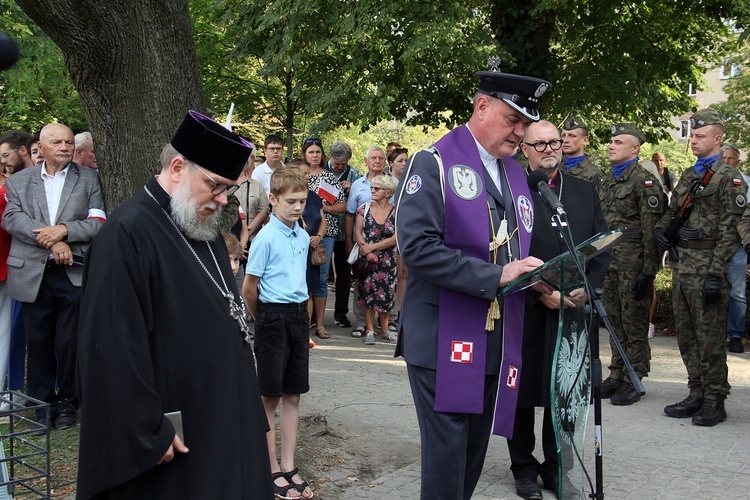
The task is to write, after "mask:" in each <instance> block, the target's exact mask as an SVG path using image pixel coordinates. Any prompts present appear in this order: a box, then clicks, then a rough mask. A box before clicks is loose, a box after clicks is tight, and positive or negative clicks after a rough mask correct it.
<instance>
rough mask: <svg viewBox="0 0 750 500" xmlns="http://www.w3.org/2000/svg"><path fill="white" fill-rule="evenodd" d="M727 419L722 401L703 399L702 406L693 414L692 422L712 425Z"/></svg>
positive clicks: (707, 425) (706, 425) (705, 425)
mask: <svg viewBox="0 0 750 500" xmlns="http://www.w3.org/2000/svg"><path fill="white" fill-rule="evenodd" d="M726 419H727V412H726V410H725V409H724V401H718V400H716V399H704V400H703V406H701V409H700V410H698V412H697V413H696V414H695V415H693V424H694V425H702V426H704V427H713V426H714V425H716V424H718V423H720V422H723V421H724V420H726Z"/></svg>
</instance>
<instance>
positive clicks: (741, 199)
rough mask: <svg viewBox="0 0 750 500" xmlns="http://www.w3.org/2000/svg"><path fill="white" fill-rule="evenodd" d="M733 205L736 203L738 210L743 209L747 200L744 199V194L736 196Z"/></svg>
mask: <svg viewBox="0 0 750 500" xmlns="http://www.w3.org/2000/svg"><path fill="white" fill-rule="evenodd" d="M734 201H735V203H737V206H738V207H740V208H744V207H745V205H747V200H746V199H745V195H744V194H738V195H737V198H735V199H734Z"/></svg>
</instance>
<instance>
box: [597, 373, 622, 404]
mask: <svg viewBox="0 0 750 500" xmlns="http://www.w3.org/2000/svg"><path fill="white" fill-rule="evenodd" d="M621 385H622V380H615V379H613V378H612V377H607V380H605V381H604V382H602V391H601V394H602V399H609V398H611V397H612V394H614V393H615V392H617V389H619V388H620V386H621Z"/></svg>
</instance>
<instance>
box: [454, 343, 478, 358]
mask: <svg viewBox="0 0 750 500" xmlns="http://www.w3.org/2000/svg"><path fill="white" fill-rule="evenodd" d="M451 362H452V363H473V362H474V342H462V341H460V340H454V341H453V342H451Z"/></svg>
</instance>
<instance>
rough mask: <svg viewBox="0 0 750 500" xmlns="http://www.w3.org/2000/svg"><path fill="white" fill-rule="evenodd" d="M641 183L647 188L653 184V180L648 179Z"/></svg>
mask: <svg viewBox="0 0 750 500" xmlns="http://www.w3.org/2000/svg"><path fill="white" fill-rule="evenodd" d="M643 183H644V184H645V185H646V187H647V188H650V187H651V186H653V185H654V181H650V180H648V179H647V180H645V181H643Z"/></svg>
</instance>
